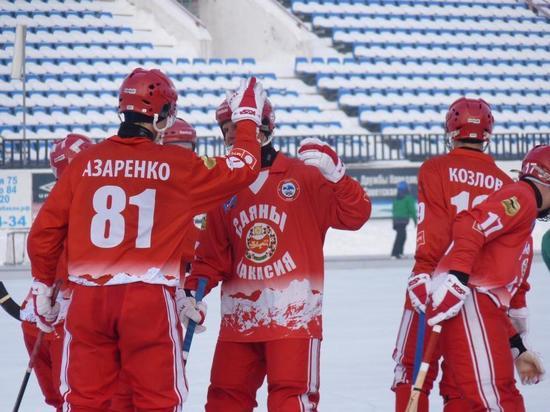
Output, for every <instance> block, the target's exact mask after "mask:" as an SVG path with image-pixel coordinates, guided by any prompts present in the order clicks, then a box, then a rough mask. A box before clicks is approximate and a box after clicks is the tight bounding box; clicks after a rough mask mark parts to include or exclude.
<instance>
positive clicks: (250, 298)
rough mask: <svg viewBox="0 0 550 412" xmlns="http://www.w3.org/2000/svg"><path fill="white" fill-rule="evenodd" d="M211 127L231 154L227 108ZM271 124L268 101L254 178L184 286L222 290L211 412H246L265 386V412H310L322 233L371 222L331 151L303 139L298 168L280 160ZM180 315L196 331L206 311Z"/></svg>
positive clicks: (210, 227) (213, 220) (229, 205)
mask: <svg viewBox="0 0 550 412" xmlns="http://www.w3.org/2000/svg"><path fill="white" fill-rule="evenodd" d="M216 117H217V120H218V123H219V124H220V126H221V128H222V131H223V134H224V138H225V142H226V144H227V145H228V146H231V145H233V144H234V127H235V126H234V124H233V123H232V122H231V121H230V119H231V109H230V107H228V105H227V104H226V102H224V103H222V105H221V106H220V107H219V108H218V110H217V113H216ZM274 121H275V119H274V114H273V109H272V107H271V104H269V103H268V101H266V105H265V106H264V113H263V122H262V123H263V125H262V127H261V131H262V141H263V143H262V152H261V153H262V155H261V162H262V169H261V172H260V174H259V176H258V178H257V179H256V181H255V182H254V183H252V184H251V185H249V186H248V187H247V188H245V189H242V190H241V191H240V192H239V193H237V194H236V195H235V196H233V197H232V198H231V199H230V200H228V201H227V202H226V203H225V204H223V206H220V207H219V208H218V209H216V210H215V211H213V212H211V213H209V214H208V218H207V225H206V226H207V228H206V231H205V232H203V233H204V236H201V238H200V244H199V246H198V248H197V251H196V258H195V261H194V262H193V267H192V275H191V276H190V278H188V279H187V280H186V283H185V288H186V289H187V290H188V291H193V290H196V288H197V280H198V278H201V277H205V278H207V279H208V285H207V291H210V290H211V289H212V288H214V287H215V286H216V285H217V284H218V283H220V282H221V284H222V286H221V308H222V309H221V310H222V322H221V330H220V335H219V338H218V343H217V346H216V352H215V354H214V360H213V364H212V371H211V383H210V387H209V389H208V399H207V404H206V411H208V412H219V411H224V412H237V411H238V412H245V411H252V409H253V408H254V407H255V406H257V403H256V390H257V389H258V388H259V387H260V386H261V385H262V382H263V381H264V378H265V377H266V376H267V382H268V401H267V403H268V410H269V411H277V412H298V411H305V410H307V411H316V410H317V405H318V403H319V351H320V341H321V338H322V316H321V303H322V297H323V272H324V269H323V266H324V262H323V241H324V238H325V233H326V231H327V230H328V228H329V227H334V228H337V229H344V230H357V229H359V228H360V227H361V226H362V225H363V224H364V223H365V222H366V220H367V219H368V217H369V215H370V210H371V204H370V201H369V199H368V197H367V195H366V194H365V192H364V191H363V189H362V188H361V186H360V185H359V183H358V182H356V181H355V180H354V179H352V178H351V177H349V176H347V175H346V174H345V166H344V164H343V163H342V161H341V160H340V158H339V157H338V155H337V154H336V153H335V152H334V150H333V149H331V148H330V147H329V146H328V145H326V144H325V143H323V142H321V141H320V140H318V139H305V140H304V141H303V142H302V144H301V147H300V149H299V157H300V160H299V159H292V158H290V157H287V156H286V155H284V154H283V153H281V152H278V151H276V150H275V148H274V147H273V146H272V144H271V139H272V136H273V129H274V126H275V124H274ZM189 294H191V295H192V292H189ZM189 301H190V304H191V305H192V304H193V303H194V299H193V298H192V297H191V296H190V297H189ZM183 312H184V315H187V316H189V317H190V318H192V319H194V320H199V321H201V320H202V319H204V316H205V314H206V313H205V312H206V307H205V306H202V307H198V308H197V310H196V311H195V312H194V313H193V311H190V310H185V309H184V311H183Z"/></svg>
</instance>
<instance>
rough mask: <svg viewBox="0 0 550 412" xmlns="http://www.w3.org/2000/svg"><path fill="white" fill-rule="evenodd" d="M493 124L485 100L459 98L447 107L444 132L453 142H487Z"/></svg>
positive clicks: (489, 109)
mask: <svg viewBox="0 0 550 412" xmlns="http://www.w3.org/2000/svg"><path fill="white" fill-rule="evenodd" d="M494 124H495V119H494V118H493V114H492V113H491V106H489V104H488V103H487V102H486V101H485V100H483V99H468V98H466V97H461V98H460V99H458V100H456V101H455V102H454V103H453V104H451V106H449V110H448V111H447V116H446V117H445V132H446V133H447V134H448V136H449V137H450V138H452V139H453V140H478V141H480V142H487V141H489V138H490V137H491V133H492V132H493V126H494Z"/></svg>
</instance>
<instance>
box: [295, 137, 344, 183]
mask: <svg viewBox="0 0 550 412" xmlns="http://www.w3.org/2000/svg"><path fill="white" fill-rule="evenodd" d="M298 158H299V159H300V160H302V161H303V162H304V163H305V164H306V165H310V166H315V167H316V168H318V169H319V170H320V171H321V173H322V174H323V176H324V177H325V179H327V180H329V181H331V182H332V183H338V182H339V181H340V179H342V177H344V174H345V173H346V166H345V165H344V163H342V160H341V159H340V157H338V154H337V153H336V152H335V151H334V149H332V147H330V146H329V145H328V144H326V143H325V142H322V141H321V140H319V139H317V138H315V137H307V138H305V139H304V140H302V142H301V143H300V147H299V149H298Z"/></svg>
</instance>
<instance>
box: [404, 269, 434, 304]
mask: <svg viewBox="0 0 550 412" xmlns="http://www.w3.org/2000/svg"><path fill="white" fill-rule="evenodd" d="M431 281H432V278H431V277H430V275H428V274H427V273H418V274H416V275H415V274H414V273H413V274H412V275H411V276H410V277H409V283H408V285H407V291H408V293H409V299H410V301H411V305H412V306H413V308H414V310H416V311H417V312H419V313H420V312H426V305H427V303H428V293H429V290H430V283H431Z"/></svg>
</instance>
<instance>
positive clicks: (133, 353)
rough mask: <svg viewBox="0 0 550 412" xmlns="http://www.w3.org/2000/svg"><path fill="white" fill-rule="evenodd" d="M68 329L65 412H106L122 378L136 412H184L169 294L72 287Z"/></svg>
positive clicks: (177, 330)
mask: <svg viewBox="0 0 550 412" xmlns="http://www.w3.org/2000/svg"><path fill="white" fill-rule="evenodd" d="M65 329H66V330H65V340H64V347H63V364H62V371H61V393H62V395H63V397H64V399H65V402H66V403H67V404H68V406H66V407H67V408H68V409H67V410H70V411H71V412H99V411H101V412H105V411H108V410H109V405H110V403H111V399H112V398H113V396H114V392H115V388H118V387H119V386H117V385H116V383H117V378H118V375H119V372H120V371H123V373H124V376H125V377H126V378H127V380H128V382H129V385H130V388H131V391H132V398H133V403H134V407H135V411H137V412H144V411H151V412H153V411H154V412H169V411H170V412H177V411H181V407H182V403H183V401H184V400H185V398H186V396H187V384H186V382H185V374H184V367H183V357H182V348H181V341H182V331H181V325H180V322H179V319H178V315H177V313H176V306H175V301H174V289H173V288H169V287H166V286H162V285H152V284H146V283H130V284H125V285H116V286H97V287H91V286H80V285H76V286H75V287H74V291H73V296H72V301H71V304H70V306H69V310H68V314H67V320H66V322H65Z"/></svg>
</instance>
